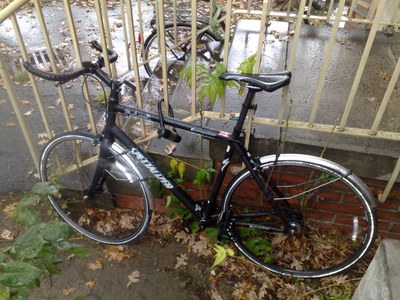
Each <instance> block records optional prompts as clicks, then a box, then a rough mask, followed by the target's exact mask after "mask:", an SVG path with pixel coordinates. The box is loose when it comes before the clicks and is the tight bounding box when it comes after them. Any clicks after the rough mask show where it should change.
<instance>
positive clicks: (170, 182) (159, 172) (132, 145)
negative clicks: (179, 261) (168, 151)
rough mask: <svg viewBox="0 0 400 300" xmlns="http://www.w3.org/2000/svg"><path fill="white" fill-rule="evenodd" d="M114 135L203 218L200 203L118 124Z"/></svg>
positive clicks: (187, 205) (189, 207)
mask: <svg viewBox="0 0 400 300" xmlns="http://www.w3.org/2000/svg"><path fill="white" fill-rule="evenodd" d="M111 133H112V135H113V136H114V137H115V138H116V139H117V140H119V141H121V143H122V144H123V145H124V146H125V147H126V148H127V149H131V150H130V151H131V153H132V155H133V156H134V157H135V158H136V159H137V160H138V161H139V162H140V163H142V164H143V166H145V167H146V169H147V170H149V172H150V173H151V174H153V176H154V177H155V178H157V179H158V180H159V181H160V182H161V183H162V184H163V186H164V187H165V188H167V189H168V190H170V191H171V193H172V194H174V195H175V196H176V197H178V199H179V200H180V201H181V202H182V203H183V204H184V205H185V206H186V207H187V208H188V209H189V210H190V211H191V212H192V213H194V215H196V217H198V218H199V219H200V218H201V214H200V213H199V212H200V210H201V209H199V208H200V206H199V205H196V202H195V201H193V199H192V198H191V197H190V196H189V195H188V194H187V193H186V192H185V191H184V190H183V189H182V188H181V187H180V186H179V185H177V184H176V183H175V182H174V181H173V180H171V179H170V178H168V175H166V174H165V173H164V172H163V171H162V170H160V169H159V168H158V167H157V165H156V164H155V162H154V160H153V159H152V158H151V157H150V156H149V155H148V154H146V153H145V152H144V151H143V150H142V149H140V148H139V146H138V145H136V144H135V143H134V142H133V141H132V140H131V139H130V138H129V137H128V136H127V135H126V134H125V133H124V132H123V131H122V130H121V129H119V128H118V127H116V126H113V127H112V128H111Z"/></svg>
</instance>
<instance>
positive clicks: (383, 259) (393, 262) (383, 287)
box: [352, 240, 400, 300]
mask: <svg viewBox="0 0 400 300" xmlns="http://www.w3.org/2000/svg"><path fill="white" fill-rule="evenodd" d="M399 283H400V241H398V240H384V241H382V243H381V244H380V245H379V247H378V250H377V252H376V254H375V256H374V259H373V260H372V262H371V264H370V265H369V267H368V269H367V272H366V273H365V275H364V277H363V278H362V279H361V282H360V284H359V285H358V287H357V289H356V291H355V293H354V295H353V298H352V299H353V300H395V299H400V285H399Z"/></svg>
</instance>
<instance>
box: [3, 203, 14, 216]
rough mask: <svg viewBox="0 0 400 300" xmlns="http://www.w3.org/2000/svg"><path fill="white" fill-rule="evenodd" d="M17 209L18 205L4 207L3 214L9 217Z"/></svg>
mask: <svg viewBox="0 0 400 300" xmlns="http://www.w3.org/2000/svg"><path fill="white" fill-rule="evenodd" d="M16 207H17V203H12V204H8V205H7V206H6V207H4V209H3V213H5V214H6V215H9V214H11V213H12V212H14V211H15V209H16Z"/></svg>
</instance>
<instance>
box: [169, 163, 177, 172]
mask: <svg viewBox="0 0 400 300" xmlns="http://www.w3.org/2000/svg"><path fill="white" fill-rule="evenodd" d="M169 166H170V168H171V172H172V174H175V173H176V168H177V167H178V161H177V160H176V159H171V161H170V162H169Z"/></svg>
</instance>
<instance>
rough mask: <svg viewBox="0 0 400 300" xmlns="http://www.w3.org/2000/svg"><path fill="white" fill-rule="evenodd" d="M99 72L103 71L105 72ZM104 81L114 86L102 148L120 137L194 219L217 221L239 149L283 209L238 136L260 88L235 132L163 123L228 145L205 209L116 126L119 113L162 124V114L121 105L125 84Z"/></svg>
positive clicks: (104, 155) (265, 190)
mask: <svg viewBox="0 0 400 300" xmlns="http://www.w3.org/2000/svg"><path fill="white" fill-rule="evenodd" d="M100 72H101V73H102V72H103V71H100ZM102 75H103V74H102ZM103 80H104V78H103ZM105 82H106V83H107V85H109V86H110V87H111V93H110V96H109V100H108V106H107V117H106V125H105V129H104V131H103V133H102V139H101V147H100V148H101V149H107V148H108V146H109V145H111V144H112V143H113V142H114V141H115V140H119V141H120V142H121V143H122V144H123V145H124V146H125V147H126V149H129V151H130V152H131V154H132V155H133V156H134V157H135V158H136V159H137V160H138V161H139V162H141V163H142V164H143V165H144V166H145V167H146V168H147V169H148V170H149V171H150V173H152V174H153V175H154V176H155V177H156V178H157V179H158V180H159V181H160V182H161V183H162V184H163V185H164V187H166V188H167V189H168V190H170V191H171V193H172V194H174V195H175V196H176V197H178V199H179V200H180V201H181V202H182V203H183V204H184V205H185V206H186V207H187V208H188V209H189V210H190V211H191V212H192V213H193V218H194V219H195V220H196V221H198V222H199V223H200V224H201V225H202V226H206V225H207V224H209V223H213V222H214V223H215V220H216V218H217V216H216V214H215V213H216V212H215V208H216V200H217V196H218V194H219V192H220V189H221V186H222V182H223V180H224V178H225V175H226V172H227V169H228V168H227V167H228V165H229V164H230V162H231V159H232V156H233V154H234V152H237V153H238V154H239V157H240V159H241V160H242V161H243V163H244V164H245V166H246V168H247V169H248V170H249V171H250V173H251V175H252V177H253V178H254V179H255V181H256V182H257V184H258V185H259V187H260V190H261V191H263V193H264V194H265V195H266V196H267V199H268V201H269V202H270V204H271V205H272V207H273V208H274V210H275V212H276V213H278V214H279V212H280V209H279V207H278V206H277V204H276V203H275V201H274V200H273V197H272V194H271V192H270V191H269V190H268V186H266V185H265V184H264V182H263V179H262V178H261V177H260V176H259V175H258V173H257V167H258V166H259V162H258V160H255V159H253V158H252V156H251V155H250V153H249V152H248V151H247V149H246V148H245V147H244V146H243V145H242V143H241V142H240V141H239V137H240V134H241V132H242V129H243V125H244V122H245V118H246V116H247V113H248V111H249V110H250V109H254V108H255V107H254V106H253V105H252V100H253V98H254V96H255V94H256V93H257V92H258V91H260V89H259V88H256V87H249V91H248V94H247V96H246V99H245V101H244V103H243V106H242V109H241V112H240V115H239V118H238V120H237V122H236V125H235V126H234V129H233V133H228V132H225V131H220V130H215V129H211V128H205V127H202V126H199V125H196V124H191V123H187V122H184V121H180V120H177V119H173V118H169V117H165V118H164V123H165V124H166V125H169V126H172V127H174V128H177V129H181V130H184V131H189V132H192V133H195V134H199V135H202V136H205V137H208V138H212V139H216V140H221V141H224V142H226V143H227V148H226V151H225V155H224V158H223V160H222V165H221V168H220V170H219V172H218V175H217V178H216V180H215V182H214V185H213V188H212V191H211V194H210V197H209V198H208V200H207V205H206V207H205V208H204V207H202V206H201V205H200V204H199V202H196V201H194V200H193V199H192V198H191V197H190V196H189V195H188V194H187V193H186V192H185V191H184V190H183V189H182V188H181V187H180V186H179V185H177V184H176V183H175V181H174V180H173V179H172V178H170V177H169V176H168V175H167V174H166V173H165V172H163V171H162V170H160V169H159V168H158V167H157V165H156V164H155V163H154V161H153V159H152V158H151V157H150V156H149V155H148V154H146V153H145V152H144V151H143V150H142V149H140V147H139V146H138V145H137V144H136V143H135V142H133V141H132V140H131V139H130V138H129V137H128V136H127V135H126V134H125V133H124V132H123V131H122V130H121V129H120V128H119V127H117V126H116V125H115V121H116V115H117V114H118V113H120V114H123V115H125V116H133V117H138V118H141V119H145V120H149V121H152V122H155V123H160V118H159V115H158V114H155V113H151V112H147V111H143V110H141V109H136V108H132V107H128V106H126V105H120V104H119V88H120V86H121V85H122V84H123V83H122V82H120V81H114V80H111V81H108V82H107V81H105ZM109 157H110V156H109V155H108V154H107V153H106V151H101V152H100V159H110V158H109ZM104 168H105V167H104V166H100V165H98V167H97V170H96V172H95V176H94V178H93V180H92V184H91V187H90V190H89V191H88V194H89V195H91V193H93V192H94V190H95V188H96V186H98V183H99V182H100V181H101V180H103V179H102V176H104V173H105V172H104ZM213 214H214V215H213Z"/></svg>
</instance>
